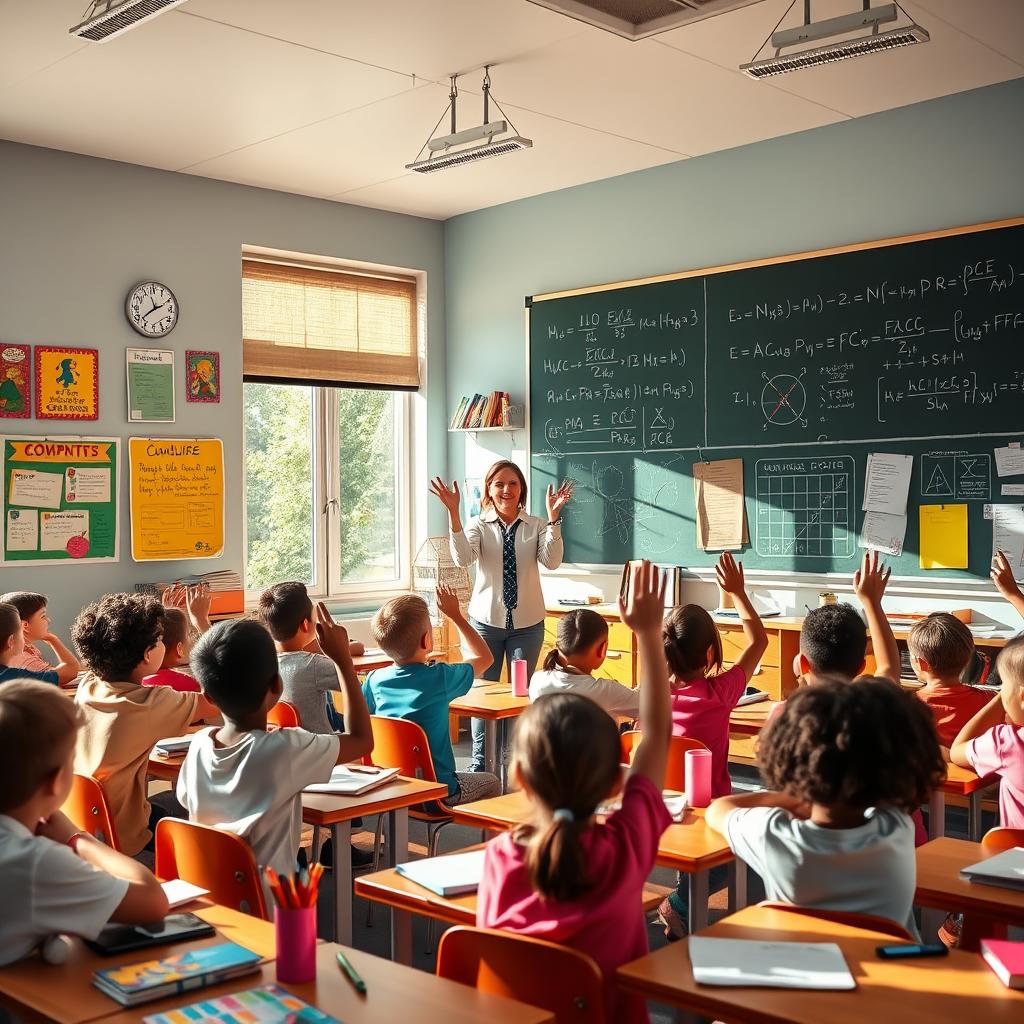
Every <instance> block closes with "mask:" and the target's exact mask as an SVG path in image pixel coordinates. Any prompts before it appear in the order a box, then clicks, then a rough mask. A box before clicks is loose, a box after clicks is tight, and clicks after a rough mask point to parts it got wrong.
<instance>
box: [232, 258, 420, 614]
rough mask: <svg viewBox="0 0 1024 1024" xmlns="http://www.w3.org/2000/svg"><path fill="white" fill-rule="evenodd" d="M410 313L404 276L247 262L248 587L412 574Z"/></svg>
mask: <svg viewBox="0 0 1024 1024" xmlns="http://www.w3.org/2000/svg"><path fill="white" fill-rule="evenodd" d="M415 323H416V316H415V283H414V282H411V281H406V280H398V281H394V280H391V279H379V278H373V277H369V278H362V277H359V276H358V275H354V274H350V273H345V274H340V273H334V272H331V271H322V272H320V271H308V270H306V269H305V268H301V267H300V268H295V267H292V266H290V265H288V266H280V265H278V264H271V263H257V264H252V265H251V264H250V262H249V261H248V260H246V261H245V263H244V264H243V334H244V373H245V384H244V409H245V469H246V480H245V492H246V493H245V502H246V527H247V537H246V588H247V589H248V590H250V591H255V590H261V589H263V588H264V587H267V586H269V585H270V584H272V583H276V582H278V581H280V580H286V579H297V580H302V581H303V582H304V583H306V585H307V586H308V587H309V589H310V592H311V593H312V594H315V595H318V596H356V595H358V594H360V593H365V592H369V591H380V590H387V589H404V588H406V587H407V586H408V583H409V576H410V559H411V550H410V545H411V539H410V532H411V531H410V528H409V527H410V520H411V515H410V508H409V491H410V480H409V472H410V462H411V460H410V459H409V457H408V452H409V451H410V444H409V412H410V396H409V394H408V391H409V390H412V389H413V388H414V387H416V386H417V384H418V359H417V357H416V349H415V344H414V342H413V343H412V349H411V353H412V360H411V361H410V358H409V354H410V332H412V336H413V337H414V335H415V330H414V325H415ZM410 368H411V369H410ZM411 374H414V375H411ZM389 375H395V378H396V381H397V383H398V384H399V387H398V388H395V386H394V382H392V381H389V383H392V387H390V388H388V389H387V390H384V389H382V388H381V387H380V384H381V382H382V381H381V378H386V377H388V376H389ZM353 383H356V384H359V385H361V386H356V387H352V386H351V384H353ZM368 384H369V385H371V386H369V387H368V386H367V385H368ZM373 384H376V385H377V387H376V388H373V387H372V385H373ZM346 385H349V386H346Z"/></svg>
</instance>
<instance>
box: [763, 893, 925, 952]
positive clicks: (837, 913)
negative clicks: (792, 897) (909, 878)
mask: <svg viewBox="0 0 1024 1024" xmlns="http://www.w3.org/2000/svg"><path fill="white" fill-rule="evenodd" d="M758 906H759V907H769V908H770V909H772V910H785V911H787V912H788V913H791V914H802V915H803V916H804V917H816V918H818V919H819V920H821V921H834V922H835V923H836V924H848V925H849V926H850V927H851V928H866V929H868V930H869V931H873V932H881V933H882V934H883V935H891V936H893V938H896V939H905V940H906V941H907V942H912V941H913V939H914V937H913V935H911V934H910V932H908V931H907V929H906V928H904V927H903V925H900V924H897V923H896V922H895V921H890V920H889V918H887V917H878V916H877V915H876V914H857V913H854V912H853V911H852V910H825V909H823V908H821V907H798V906H795V905H794V904H792V903H782V902H780V901H778V900H764V901H762V902H761V903H759V904H758Z"/></svg>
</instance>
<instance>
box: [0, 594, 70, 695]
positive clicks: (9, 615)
mask: <svg viewBox="0 0 1024 1024" xmlns="http://www.w3.org/2000/svg"><path fill="white" fill-rule="evenodd" d="M24 649H25V633H24V631H23V630H22V627H21V616H20V615H19V614H18V609H17V608H15V607H14V605H13V604H0V683H5V682H7V680H9V679H34V680H36V682H39V683H52V684H53V685H54V686H56V685H57V683H58V680H59V677H58V675H57V673H56V671H55V670H54V669H53V668H47V669H45V670H44V671H42V672H36V671H33V670H32V669H29V668H14V667H12V665H11V662H12V661H14V660H15V659H16V658H17V657H18V655H19V654H21V652H22V651H23V650H24Z"/></svg>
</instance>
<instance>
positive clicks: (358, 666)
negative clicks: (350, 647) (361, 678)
mask: <svg viewBox="0 0 1024 1024" xmlns="http://www.w3.org/2000/svg"><path fill="white" fill-rule="evenodd" d="M394 663H395V662H394V660H393V659H392V658H389V657H388V656H387V655H386V654H384V653H383V652H382V653H381V654H360V655H359V656H358V657H355V658H353V659H352V664H353V665H354V666H355V670H356V671H357V672H372V671H373V670H374V669H375V668H387V667H388V666H389V665H394Z"/></svg>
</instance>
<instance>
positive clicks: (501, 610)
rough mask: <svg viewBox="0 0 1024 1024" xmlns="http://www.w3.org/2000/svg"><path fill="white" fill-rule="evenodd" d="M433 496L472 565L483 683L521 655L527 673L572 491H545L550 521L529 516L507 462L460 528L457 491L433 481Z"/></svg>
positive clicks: (479, 756)
mask: <svg viewBox="0 0 1024 1024" xmlns="http://www.w3.org/2000/svg"><path fill="white" fill-rule="evenodd" d="M430 489H431V491H432V492H433V493H434V494H435V495H437V497H438V498H439V499H440V501H441V504H442V505H444V507H445V508H446V509H447V510H448V525H449V533H448V540H449V544H450V546H451V551H452V558H453V559H454V560H455V564H456V565H460V566H464V567H468V566H470V565H473V563H474V562H475V563H476V565H477V571H476V580H475V582H474V584H473V596H472V597H471V598H470V600H469V619H470V623H471V624H472V626H473V628H474V629H475V630H476V631H477V632H478V633H479V634H480V635H481V636H482V637H483V638H484V641H485V642H486V644H487V646H488V647H489V648H490V651H491V654H492V656H493V657H494V662H493V664H492V665H491V667H490V668H489V669H488V670H487V671H486V672H485V673H484V676H483V677H484V679H492V680H493V679H499V678H500V677H501V669H502V666H503V665H504V663H505V661H506V660H508V661H509V663H510V665H509V672H510V673H511V661H512V659H513V658H514V657H516V656H517V654H516V652H517V651H518V652H521V653H520V655H519V656H520V657H522V658H523V660H525V662H526V671H527V674H528V675H529V674H532V672H533V670H534V668H536V666H537V658H538V657H539V656H540V649H541V645H542V644H543V642H544V594H543V592H542V591H541V586H540V570H539V569H538V565H543V566H544V567H545V568H547V569H557V568H558V566H560V565H561V564H562V509H563V508H565V504H566V502H567V501H568V500H569V499H570V498H571V497H572V491H573V488H572V485H571V484H563V485H562V486H561V487H559V488H558V490H555V488H554V487H552V486H551V485H550V484H549V485H548V489H547V495H546V497H545V504H546V505H547V518H546V519H542V518H540V517H539V516H531V515H529V514H528V513H527V511H526V508H527V502H526V499H527V487H526V477H525V476H524V475H523V471H522V470H521V469H520V468H519V467H518V466H517V465H516V464H515V463H514V462H509V461H507V460H504V459H503V460H501V461H499V462H495V463H494V465H493V466H491V468H490V469H489V470H487V475H486V476H485V477H484V488H483V491H484V493H483V496H482V497H481V499H480V508H481V512H480V515H478V516H474V517H473V518H472V519H470V521H469V522H468V523H467V524H466V528H465V529H463V528H462V513H461V510H460V507H459V506H460V501H461V497H460V495H459V485H458V483H457V482H455V481H453V482H452V486H451V488H449V487H448V486H447V485H446V484H445V482H444V480H442V479H441V478H440V477H436V478H435V479H434V480H432V481H431V482H430ZM483 762H484V723H483V722H482V721H481V720H480V719H476V718H474V719H473V759H472V763H471V765H470V770H471V771H474V772H479V771H483V768H484V763H483Z"/></svg>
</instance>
